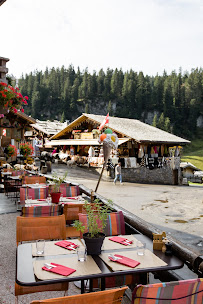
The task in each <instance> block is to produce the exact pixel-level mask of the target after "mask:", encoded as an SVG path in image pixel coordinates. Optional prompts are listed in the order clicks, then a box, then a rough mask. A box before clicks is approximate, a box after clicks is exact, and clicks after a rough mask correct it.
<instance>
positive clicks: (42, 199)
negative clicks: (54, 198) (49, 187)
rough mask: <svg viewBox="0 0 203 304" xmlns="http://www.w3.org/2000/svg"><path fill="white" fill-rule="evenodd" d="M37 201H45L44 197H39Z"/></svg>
mask: <svg viewBox="0 0 203 304" xmlns="http://www.w3.org/2000/svg"><path fill="white" fill-rule="evenodd" d="M38 201H40V202H45V201H46V199H45V198H39V199H38Z"/></svg>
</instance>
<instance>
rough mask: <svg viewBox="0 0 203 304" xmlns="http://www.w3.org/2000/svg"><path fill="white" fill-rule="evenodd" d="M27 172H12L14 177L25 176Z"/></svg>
mask: <svg viewBox="0 0 203 304" xmlns="http://www.w3.org/2000/svg"><path fill="white" fill-rule="evenodd" d="M24 174H25V171H24V170H15V171H12V176H19V175H24Z"/></svg>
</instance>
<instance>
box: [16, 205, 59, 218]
mask: <svg viewBox="0 0 203 304" xmlns="http://www.w3.org/2000/svg"><path fill="white" fill-rule="evenodd" d="M60 214H61V206H59V205H51V206H32V207H22V213H21V216H23V217H41V216H42V217H45V216H57V215H60Z"/></svg>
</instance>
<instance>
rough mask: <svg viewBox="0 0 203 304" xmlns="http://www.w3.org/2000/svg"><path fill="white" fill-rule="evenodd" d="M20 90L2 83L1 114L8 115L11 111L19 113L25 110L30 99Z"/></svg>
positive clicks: (0, 83) (0, 91) (0, 94)
mask: <svg viewBox="0 0 203 304" xmlns="http://www.w3.org/2000/svg"><path fill="white" fill-rule="evenodd" d="M18 91H19V88H13V87H12V86H11V85H7V84H6V83H4V82H0V114H6V113H8V112H9V110H12V111H14V113H17V111H18V110H21V111H22V112H24V110H23V106H24V105H27V100H28V97H27V96H25V97H23V95H22V94H21V93H20V92H18Z"/></svg>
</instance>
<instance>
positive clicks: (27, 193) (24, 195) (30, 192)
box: [20, 187, 48, 204]
mask: <svg viewBox="0 0 203 304" xmlns="http://www.w3.org/2000/svg"><path fill="white" fill-rule="evenodd" d="M47 189H48V188H47V187H45V188H36V189H33V188H29V187H21V188H20V203H21V204H24V203H25V200H27V199H28V197H31V198H32V199H45V198H47V194H48V190H47Z"/></svg>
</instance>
